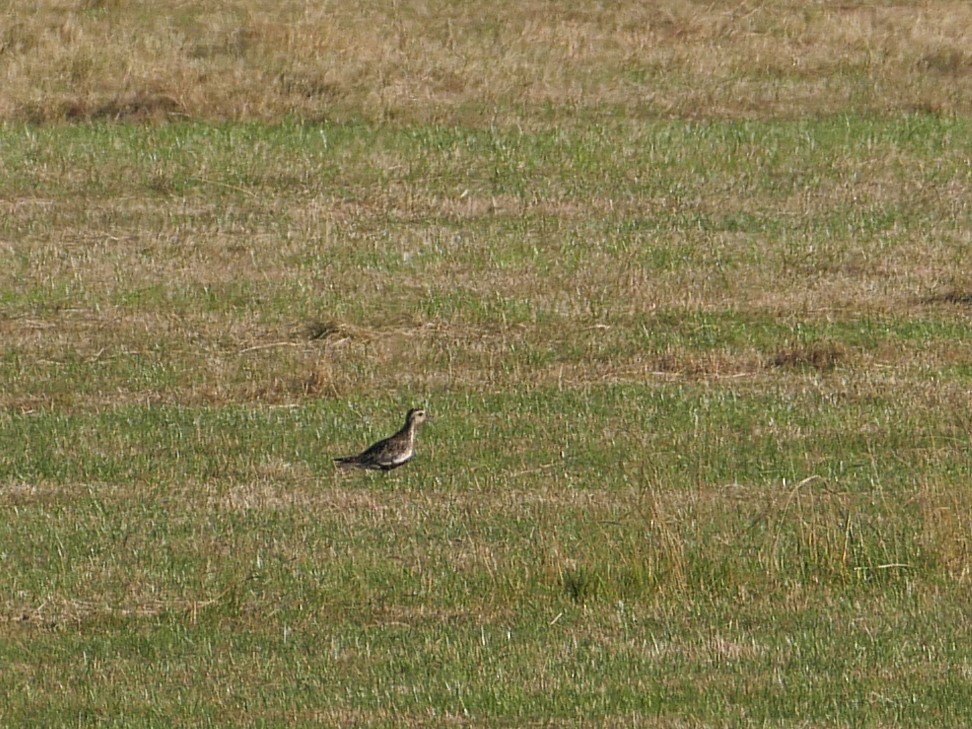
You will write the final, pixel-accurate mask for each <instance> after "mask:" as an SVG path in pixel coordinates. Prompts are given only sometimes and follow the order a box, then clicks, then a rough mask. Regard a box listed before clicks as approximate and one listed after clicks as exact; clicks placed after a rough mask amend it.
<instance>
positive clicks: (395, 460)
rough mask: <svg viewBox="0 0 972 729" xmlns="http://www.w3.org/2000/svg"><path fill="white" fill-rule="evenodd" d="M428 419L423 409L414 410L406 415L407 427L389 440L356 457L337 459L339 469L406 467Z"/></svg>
mask: <svg viewBox="0 0 972 729" xmlns="http://www.w3.org/2000/svg"><path fill="white" fill-rule="evenodd" d="M427 419H428V417H427V416H426V414H425V411H424V410H422V409H421V408H412V409H411V410H409V411H408V413H407V414H406V415H405V425H403V426H402V427H401V429H400V430H399V431H398V432H397V433H395V434H394V435H391V436H389V437H387V438H384V439H382V440H380V441H378V442H377V443H374V444H372V445H371V446H369V447H368V448H366V449H365V450H363V451H361V453H359V454H358V455H356V456H345V457H343V458H335V459H334V462H335V463H336V464H338V467H339V468H352V467H355V468H367V469H370V470H373V471H390V470H392V469H393V468H398V467H399V466H404V465H405V464H406V463H408V462H409V461H410V460H412V456H414V455H415V433H416V432H417V431H418V427H419V426H420V425H421V424H422V423H424V422H425V421H426V420H427Z"/></svg>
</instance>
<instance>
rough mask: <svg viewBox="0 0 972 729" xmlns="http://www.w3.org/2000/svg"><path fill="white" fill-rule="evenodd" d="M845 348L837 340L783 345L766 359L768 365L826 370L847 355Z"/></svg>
mask: <svg viewBox="0 0 972 729" xmlns="http://www.w3.org/2000/svg"><path fill="white" fill-rule="evenodd" d="M847 354H848V352H847V348H846V347H844V346H843V345H842V344H839V343H837V342H815V343H813V344H804V345H798V346H793V347H784V348H783V349H780V350H779V351H777V352H776V353H775V354H773V355H772V356H771V357H769V359H768V360H767V362H766V364H767V366H768V367H795V368H799V369H812V370H819V371H822V372H827V371H830V370H832V369H834V368H835V367H836V366H837V365H838V364H840V363H841V362H842V361H843V360H845V359H846V357H847Z"/></svg>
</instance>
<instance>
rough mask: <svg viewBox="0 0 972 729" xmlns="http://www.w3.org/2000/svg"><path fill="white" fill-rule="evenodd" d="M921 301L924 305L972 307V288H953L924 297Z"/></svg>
mask: <svg viewBox="0 0 972 729" xmlns="http://www.w3.org/2000/svg"><path fill="white" fill-rule="evenodd" d="M920 301H921V303H923V304H945V305H949V306H959V307H972V288H951V289H947V290H945V291H942V292H940V293H935V294H929V295H928V296H924V297H922V298H921V299H920Z"/></svg>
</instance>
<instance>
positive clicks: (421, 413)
mask: <svg viewBox="0 0 972 729" xmlns="http://www.w3.org/2000/svg"><path fill="white" fill-rule="evenodd" d="M426 420H428V416H427V415H426V414H425V410H423V409H422V408H412V409H411V410H409V411H408V415H406V416H405V422H406V423H408V424H409V425H413V426H414V425H421V424H422V423H424V422H425V421H426Z"/></svg>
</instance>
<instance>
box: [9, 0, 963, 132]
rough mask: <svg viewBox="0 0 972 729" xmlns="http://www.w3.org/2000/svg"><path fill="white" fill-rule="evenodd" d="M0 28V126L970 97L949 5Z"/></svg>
mask: <svg viewBox="0 0 972 729" xmlns="http://www.w3.org/2000/svg"><path fill="white" fill-rule="evenodd" d="M2 17H3V23H2V28H3V29H2V31H0V62H2V68H3V74H2V81H3V83H2V85H0V89H2V90H0V117H3V118H7V119H27V120H32V121H37V122H44V121H56V120H72V119H136V120H146V119H165V118H193V119H250V118H257V119H278V118H280V117H281V116H282V115H285V114H296V115H298V116H300V117H304V118H311V119H323V118H328V119H341V118H347V117H351V116H363V117H366V118H370V119H412V120H417V121H460V120H465V121H476V122H478V123H490V122H497V121H499V122H501V123H502V122H511V121H513V120H514V116H513V115H514V114H515V119H516V120H518V122H519V123H528V122H529V119H530V118H531V116H533V115H534V114H538V115H542V114H543V113H544V112H543V109H544V108H547V107H548V106H557V107H560V106H568V107H572V108H575V109H577V110H580V111H587V112H593V113H598V112H599V111H601V110H609V109H612V108H623V109H625V110H626V113H628V114H636V115H639V114H645V115H650V116H679V117H691V118H696V117H765V116H786V117H791V116H797V115H804V114H807V113H812V114H822V113H831V112H836V111H838V110H840V111H847V110H858V111H872V112H901V111H909V110H927V111H934V112H938V113H965V112H967V111H969V110H970V101H969V100H970V99H972V86H970V84H972V81H970V79H972V74H970V73H969V70H970V69H972V52H970V51H969V49H970V48H972V9H970V7H969V5H968V3H966V2H961V1H959V0H924V1H923V2H916V3H908V4H898V3H884V2H878V3H875V2H852V3H841V4H837V5H834V4H832V3H823V2H821V3H811V4H809V5H808V4H806V3H793V2H789V1H787V0H775V1H774V2H771V3H751V2H744V3H738V2H717V3H708V4H702V3H697V2H689V1H688V0H681V1H680V2H676V3H668V4H666V5H665V6H664V7H662V6H655V5H653V4H647V5H646V4H644V3H637V2H623V3H614V4H610V5H608V6H596V7H595V6H583V7H573V6H567V5H564V4H561V3H551V2H540V1H535V2H530V3H516V2H502V3H498V4H496V3H494V4H490V5H488V6H479V5H472V4H455V3H444V2H406V3H393V4H388V3H382V2H374V1H372V2H365V3H337V4H327V5H324V6H320V7H312V6H308V5H307V4H305V3H302V2H300V3H298V2H293V1H290V2H281V3H270V2H267V1H266V0H237V1H236V2H232V3H214V2H204V3H190V4H187V3H184V2H176V1H175V0H167V1H166V2H162V3H155V4H153V5H152V6H151V8H149V7H147V6H144V5H143V4H141V3H137V2H133V1H127V0H117V1H115V2H80V1H78V0H72V1H69V2H67V1H61V2H57V1H54V0H48V1H47V2H41V3H31V4H16V5H11V6H8V7H7V9H6V10H5V11H4V12H3V16H2ZM514 109H515V110H517V111H515V112H514V111H513V110H514ZM531 110H533V111H531Z"/></svg>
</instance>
